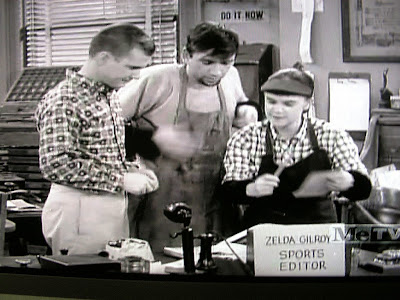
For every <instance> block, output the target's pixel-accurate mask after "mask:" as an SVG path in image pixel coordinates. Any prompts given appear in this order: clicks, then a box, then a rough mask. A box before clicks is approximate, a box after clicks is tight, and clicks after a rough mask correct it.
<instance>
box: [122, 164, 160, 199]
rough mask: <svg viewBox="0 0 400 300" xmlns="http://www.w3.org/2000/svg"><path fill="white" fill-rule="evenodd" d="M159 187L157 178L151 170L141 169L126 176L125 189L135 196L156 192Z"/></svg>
mask: <svg viewBox="0 0 400 300" xmlns="http://www.w3.org/2000/svg"><path fill="white" fill-rule="evenodd" d="M158 186H159V184H158V179H157V176H156V174H155V173H154V172H153V171H152V170H150V169H144V168H141V169H137V170H135V171H133V172H132V171H131V172H128V173H125V175H124V189H125V191H127V192H128V193H131V194H134V195H143V194H146V193H151V192H154V191H155V190H156V189H158Z"/></svg>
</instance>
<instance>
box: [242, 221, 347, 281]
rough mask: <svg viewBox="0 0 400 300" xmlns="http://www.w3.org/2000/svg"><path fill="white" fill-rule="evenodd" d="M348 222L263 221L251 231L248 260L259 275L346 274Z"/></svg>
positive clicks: (248, 234)
mask: <svg viewBox="0 0 400 300" xmlns="http://www.w3.org/2000/svg"><path fill="white" fill-rule="evenodd" d="M338 229H339V230H340V231H341V232H345V224H338V223H335V224H307V225H277V224H260V225H257V226H254V227H251V228H250V229H249V230H248V233H247V245H248V247H247V251H248V253H247V263H248V264H249V265H250V267H252V268H253V270H254V275H255V276H301V277H304V276H345V270H346V260H345V241H344V240H343V239H336V240H333V238H334V234H335V231H336V232H337V230H338Z"/></svg>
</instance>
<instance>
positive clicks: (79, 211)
mask: <svg viewBox="0 0 400 300" xmlns="http://www.w3.org/2000/svg"><path fill="white" fill-rule="evenodd" d="M127 208H128V199H127V197H125V196H124V195H123V194H111V193H101V194H93V193H91V192H87V191H83V190H79V189H75V188H72V187H67V186H63V185H59V184H54V183H53V184H52V185H51V189H50V193H49V195H48V197H47V200H46V202H45V205H44V207H43V212H42V230H43V235H44V237H45V239H46V242H47V243H48V245H49V246H50V247H51V249H52V252H53V255H58V254H60V250H62V249H68V254H95V253H99V252H100V251H102V250H104V249H105V247H106V244H107V243H108V242H109V241H115V240H119V239H122V238H125V239H126V238H129V223H128V217H127Z"/></svg>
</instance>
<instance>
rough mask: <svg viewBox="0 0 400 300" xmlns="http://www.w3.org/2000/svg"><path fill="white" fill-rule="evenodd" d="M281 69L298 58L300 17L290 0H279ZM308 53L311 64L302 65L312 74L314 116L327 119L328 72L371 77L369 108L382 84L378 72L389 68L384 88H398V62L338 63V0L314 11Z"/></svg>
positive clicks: (375, 102)
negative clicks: (362, 73)
mask: <svg viewBox="0 0 400 300" xmlns="http://www.w3.org/2000/svg"><path fill="white" fill-rule="evenodd" d="M279 4H280V7H279V11H280V20H281V22H280V51H281V66H282V67H287V66H290V65H292V64H293V62H295V61H296V60H299V59H300V56H299V54H298V43H299V39H300V30H301V14H300V13H293V12H292V11H291V0H280V1H279ZM311 53H312V57H313V59H314V63H313V64H310V65H306V67H307V69H309V70H310V71H311V72H313V73H314V74H315V82H316V87H315V99H316V113H317V116H319V117H321V118H327V117H328V74H329V72H366V73H370V74H371V96H372V100H371V102H372V103H371V107H372V108H376V107H378V102H379V100H380V94H379V89H380V88H381V87H382V85H383V80H382V73H383V70H384V69H385V68H389V83H388V87H389V88H390V89H391V90H392V91H393V92H395V91H398V89H399V88H400V63H344V62H343V60H342V29H341V5H340V0H324V12H316V13H315V14H314V20H313V25H312V42H311Z"/></svg>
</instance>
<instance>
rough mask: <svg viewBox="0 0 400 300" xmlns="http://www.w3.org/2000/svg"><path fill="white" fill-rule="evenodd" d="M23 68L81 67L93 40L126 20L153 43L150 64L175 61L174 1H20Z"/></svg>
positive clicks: (176, 4) (175, 10) (175, 4)
mask: <svg viewBox="0 0 400 300" xmlns="http://www.w3.org/2000/svg"><path fill="white" fill-rule="evenodd" d="M23 7H24V27H25V47H26V48H25V53H26V66H27V67H40V66H69V65H80V64H82V63H83V62H84V61H85V60H86V59H87V57H88V49H89V43H90V41H91V39H92V37H93V36H94V35H95V34H96V33H97V32H98V31H99V30H101V29H103V28H104V27H105V26H107V25H110V24H112V23H116V22H130V23H132V24H135V25H137V26H138V27H139V28H141V29H143V30H145V31H146V33H147V34H149V35H150V36H151V37H152V38H153V39H154V41H155V43H156V52H155V54H154V56H153V58H152V64H161V63H174V62H176V61H177V24H176V22H177V21H176V19H177V14H178V13H177V12H178V0H24V1H23Z"/></svg>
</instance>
